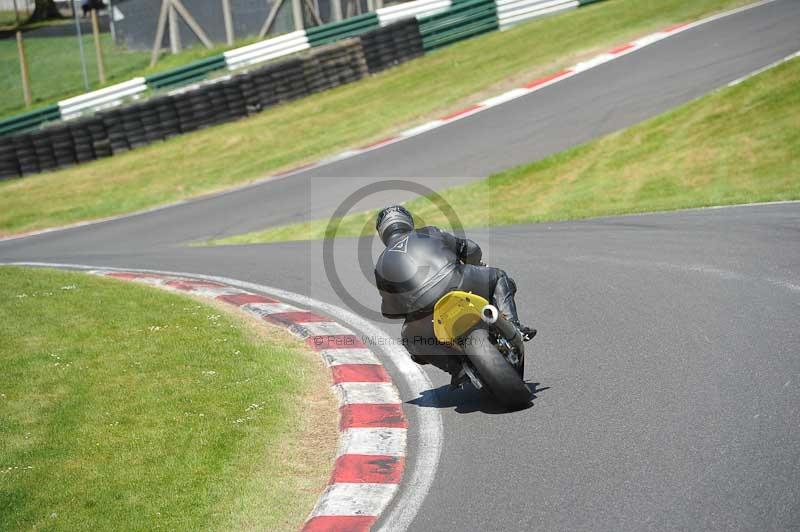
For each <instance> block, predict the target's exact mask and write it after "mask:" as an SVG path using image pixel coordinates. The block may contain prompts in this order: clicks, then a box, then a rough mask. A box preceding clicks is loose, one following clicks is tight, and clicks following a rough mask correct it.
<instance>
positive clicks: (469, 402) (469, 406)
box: [406, 382, 550, 414]
mask: <svg viewBox="0 0 800 532" xmlns="http://www.w3.org/2000/svg"><path fill="white" fill-rule="evenodd" d="M527 386H528V388H529V389H530V391H531V404H530V405H528V406H527V407H525V408H523V409H522V410H527V409H528V408H530V407H532V406H533V401H535V400H536V399H537V397H538V396H537V394H539V393H541V392H543V391H545V390H549V389H550V387H549V386H545V387H540V384H539V383H538V382H529V383H527ZM406 403H407V404H410V405H416V406H421V407H423V408H454V411H455V412H457V413H459V414H472V413H474V412H483V413H484V414H511V413H513V412H515V411H512V410H507V409H506V408H505V407H503V406H502V405H500V404H499V403H498V402H497V401H495V400H494V399H493V398H492V397H491V396H490V395H488V394H485V393H481V392H480V391H478V390H476V389H475V388H474V387H473V386H472V385H471V384H465V385H464V387H462V388H460V389H457V390H450V389H449V386H448V385H446V384H445V385H443V386H439V387H438V388H431V389H430V390H425V391H424V392H422V395H420V396H419V397H417V398H416V399H412V400H411V401H406ZM517 411H518V410H517Z"/></svg>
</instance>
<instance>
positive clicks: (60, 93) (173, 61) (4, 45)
mask: <svg viewBox="0 0 800 532" xmlns="http://www.w3.org/2000/svg"><path fill="white" fill-rule="evenodd" d="M255 40H256V39H254V38H248V39H242V40H240V41H237V42H236V43H235V44H234V46H227V45H221V46H217V47H214V48H213V49H206V48H203V47H202V46H195V47H193V48H187V49H186V50H184V51H182V52H181V53H180V54H176V55H171V54H164V55H162V57H161V58H160V59H159V61H158V63H157V64H156V66H155V67H153V68H150V67H149V64H150V52H135V51H128V50H125V49H124V48H121V47H118V46H116V45H114V43H113V41H112V40H111V35H110V34H108V33H103V34H101V36H100V41H101V45H102V47H103V57H104V59H105V68H106V83H105V85H101V84H100V82H99V78H98V74H97V57H96V55H95V49H94V37H93V36H92V35H91V34H89V35H84V36H83V46H84V54H85V56H86V69H87V74H88V76H89V85H90V90H97V89H100V88H102V87H103V86H107V85H113V84H115V83H121V82H123V81H127V80H129V79H131V78H135V77H137V76H147V75H150V74H154V73H156V72H161V71H164V70H169V69H170V68H175V67H178V66H182V65H185V64H188V63H191V62H193V61H197V60H198V59H203V58H205V57H209V56H211V55H215V54H219V53H222V52H224V51H225V50H228V49H230V48H234V47H238V46H244V45H246V44H250V43H252V42H253V41H255ZM25 54H26V56H27V60H28V68H29V71H30V77H31V94H32V96H33V106H32V107H31V109H36V108H38V107H41V106H43V105H46V104H51V103H55V102H57V101H59V100H64V99H66V98H69V97H71V96H76V95H79V94H83V93H84V92H86V90H85V88H84V84H83V73H82V70H81V59H80V49H79V47H78V39H77V37H27V38H26V39H25ZM0 94H2V95H3V97H2V98H0V118H4V117H7V116H10V115H15V114H18V113H22V112H25V111H26V109H25V102H24V100H23V95H22V78H21V77H20V69H19V59H18V55H17V42H16V40H14V39H3V40H0Z"/></svg>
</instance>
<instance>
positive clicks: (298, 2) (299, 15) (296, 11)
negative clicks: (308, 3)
mask: <svg viewBox="0 0 800 532" xmlns="http://www.w3.org/2000/svg"><path fill="white" fill-rule="evenodd" d="M292 18H293V19H294V29H295V30H302V29H304V28H305V24H304V23H303V3H302V0H292Z"/></svg>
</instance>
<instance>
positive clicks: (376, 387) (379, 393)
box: [333, 382, 401, 405]
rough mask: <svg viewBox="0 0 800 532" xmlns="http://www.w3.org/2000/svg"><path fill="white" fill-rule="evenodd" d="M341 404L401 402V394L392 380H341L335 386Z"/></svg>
mask: <svg viewBox="0 0 800 532" xmlns="http://www.w3.org/2000/svg"><path fill="white" fill-rule="evenodd" d="M333 387H334V388H335V390H336V393H337V395H338V396H339V403H340V405H352V404H399V403H400V402H401V401H400V395H399V394H398V393H397V388H395V387H394V385H393V384H392V383H390V382H341V383H339V384H336V385H334V386H333Z"/></svg>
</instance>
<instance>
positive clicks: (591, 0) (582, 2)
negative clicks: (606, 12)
mask: <svg viewBox="0 0 800 532" xmlns="http://www.w3.org/2000/svg"><path fill="white" fill-rule="evenodd" d="M602 1H603V0H578V7H583V6H588V5H589V4H596V3H597V2H602Z"/></svg>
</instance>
